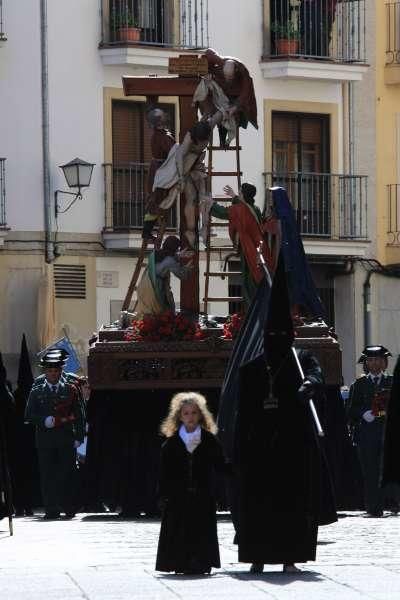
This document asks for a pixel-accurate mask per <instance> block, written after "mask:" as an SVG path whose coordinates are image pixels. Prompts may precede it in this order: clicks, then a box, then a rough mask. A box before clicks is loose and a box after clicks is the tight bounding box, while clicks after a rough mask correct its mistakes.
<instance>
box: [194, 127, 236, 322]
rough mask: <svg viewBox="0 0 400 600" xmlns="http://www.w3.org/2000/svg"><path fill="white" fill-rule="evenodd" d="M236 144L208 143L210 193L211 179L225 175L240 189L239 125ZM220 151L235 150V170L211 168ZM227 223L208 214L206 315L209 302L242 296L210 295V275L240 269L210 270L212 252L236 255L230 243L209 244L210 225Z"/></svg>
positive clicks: (233, 299) (216, 198)
mask: <svg viewBox="0 0 400 600" xmlns="http://www.w3.org/2000/svg"><path fill="white" fill-rule="evenodd" d="M235 140H236V144H235V146H229V147H228V148H223V147H221V146H213V145H212V144H210V146H209V147H208V169H207V176H208V191H209V192H210V193H211V195H212V180H213V177H227V176H231V177H232V176H235V177H236V179H237V186H238V191H239V190H240V186H241V178H242V172H241V170H240V151H241V149H242V148H241V146H240V142H239V127H237V128H236V138H235ZM220 151H224V152H225V151H226V152H228V151H231V152H235V158H236V171H214V170H213V152H220ZM213 199H214V200H218V201H219V202H231V198H227V197H226V196H222V197H219V196H218V197H217V196H215V197H214V196H213ZM228 226H229V223H228V222H225V223H221V222H216V221H213V218H212V216H211V214H210V218H209V221H208V227H207V238H206V270H205V272H204V276H205V282H204V298H203V302H204V313H205V314H206V315H208V305H209V303H210V302H243V297H242V296H222V297H221V296H210V295H209V294H210V279H211V277H220V278H221V279H225V277H228V275H241V271H225V270H223V271H212V270H211V254H212V253H213V252H220V253H221V252H226V251H228V253H229V254H228V256H227V258H229V256H237V253H236V251H235V248H234V247H233V245H232V243H230V244H229V245H228V244H227V245H224V246H213V245H212V244H211V230H212V227H225V228H226V227H228ZM225 266H227V260H226V259H225Z"/></svg>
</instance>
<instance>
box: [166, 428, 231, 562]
mask: <svg viewBox="0 0 400 600" xmlns="http://www.w3.org/2000/svg"><path fill="white" fill-rule="evenodd" d="M223 468H224V460H223V455H222V450H221V447H220V444H219V442H218V440H217V439H216V437H215V436H214V435H213V434H211V433H209V432H208V431H205V430H204V429H202V431H201V443H200V444H199V445H198V446H197V448H196V449H195V450H194V452H193V453H190V452H188V451H187V450H186V446H185V444H184V443H183V441H182V440H181V438H180V437H179V434H178V433H176V434H175V435H174V436H172V437H171V438H168V439H167V441H166V442H165V443H164V445H163V447H162V451H161V469H160V486H159V493H160V497H161V499H162V500H163V501H164V502H165V508H164V511H163V517H162V522H161V530H160V538H159V542H158V550H157V561H156V570H157V571H176V572H178V573H181V572H191V571H192V572H202V573H204V572H206V571H208V570H209V569H210V568H211V567H217V568H218V567H220V566H221V565H220V559H219V549H218V537H217V520H216V474H217V471H221V470H223Z"/></svg>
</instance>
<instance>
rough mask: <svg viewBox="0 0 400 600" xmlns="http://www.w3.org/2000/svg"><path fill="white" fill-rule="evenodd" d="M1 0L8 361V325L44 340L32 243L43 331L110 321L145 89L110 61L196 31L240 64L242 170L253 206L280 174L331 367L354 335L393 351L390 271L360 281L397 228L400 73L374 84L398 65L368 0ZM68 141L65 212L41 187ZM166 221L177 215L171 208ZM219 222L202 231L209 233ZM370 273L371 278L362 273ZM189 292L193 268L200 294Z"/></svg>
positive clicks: (142, 169) (173, 108)
mask: <svg viewBox="0 0 400 600" xmlns="http://www.w3.org/2000/svg"><path fill="white" fill-rule="evenodd" d="M0 4H1V5H2V21H1V22H2V26H1V28H0V29H1V34H0V40H1V39H3V40H4V41H3V42H2V45H1V47H0V72H1V86H0V130H1V133H2V135H1V138H0V156H1V157H4V160H1V161H0V168H1V170H0V182H1V186H2V188H1V189H2V192H1V200H2V205H1V214H0V216H1V229H0V241H1V242H2V245H1V249H0V270H1V274H2V281H3V282H4V285H3V286H2V288H1V291H0V294H1V304H0V305H1V307H2V308H1V311H2V319H1V325H0V340H1V350H2V352H3V353H4V354H5V356H6V361H7V364H8V365H9V366H10V367H11V368H13V366H15V364H16V359H17V355H18V351H19V343H20V339H21V336H22V333H23V332H25V333H26V334H27V336H28V341H29V345H30V349H31V351H32V352H36V351H38V350H39V348H40V345H41V341H40V336H39V333H40V332H38V323H41V322H42V321H43V315H42V314H41V311H42V312H43V303H42V302H41V301H39V299H40V298H41V297H42V296H43V293H42V295H41V292H42V289H43V287H44V285H45V276H46V273H47V272H48V269H46V266H45V265H46V252H47V258H48V259H50V260H51V269H52V270H53V273H54V278H55V331H56V335H57V336H60V337H61V335H62V332H63V331H66V332H67V333H68V335H69V337H70V338H71V340H72V342H73V343H74V344H75V345H76V347H77V349H78V351H79V353H80V355H81V356H82V357H84V355H85V354H86V350H87V340H88V339H89V338H90V336H91V335H92V332H93V331H95V330H96V329H97V328H98V327H99V326H100V325H101V324H103V323H110V322H111V321H113V320H115V319H116V318H118V314H119V310H120V307H121V305H122V301H123V298H124V295H125V292H126V289H127V287H128V284H129V280H130V277H131V274H132V272H133V268H134V265H135V260H136V257H137V254H138V249H139V247H140V243H141V240H140V229H141V225H142V219H143V203H144V197H145V195H146V186H145V183H144V181H145V178H146V169H147V167H148V162H149V160H150V158H151V156H150V154H149V152H150V150H149V145H148V129H147V126H146V122H145V119H144V100H145V99H144V98H143V97H137V98H135V97H125V96H124V94H123V90H122V76H123V75H148V74H149V73H151V74H154V75H157V74H158V75H161V74H167V69H168V58H169V57H171V56H178V55H179V54H181V53H186V52H188V53H193V52H198V51H199V50H200V49H201V48H205V47H207V46H211V47H213V48H215V49H216V50H217V51H218V52H219V53H220V54H222V55H233V56H237V57H238V58H239V59H240V60H241V61H242V62H243V63H244V64H245V65H246V66H247V67H248V69H249V71H250V73H251V75H252V77H253V80H254V85H255V91H256V98H257V106H258V121H259V129H258V131H256V130H255V129H254V128H252V127H251V126H249V127H248V129H247V130H246V131H245V132H243V133H242V134H241V139H240V143H241V146H242V148H243V150H242V152H241V170H242V171H243V180H244V181H251V182H253V183H255V185H256V186H257V189H258V199H257V202H258V204H259V205H260V207H261V208H263V207H264V205H265V203H266V204H267V206H268V202H269V193H268V191H267V190H268V187H270V186H271V185H277V184H278V185H283V186H284V187H286V188H287V189H288V191H289V195H290V197H291V200H292V202H293V205H294V207H295V210H296V215H297V220H298V224H299V228H300V231H301V233H302V236H303V240H304V244H305V248H306V252H307V254H308V256H309V260H310V263H311V265H312V270H313V274H314V277H315V280H316V283H317V287H318V288H319V290H320V293H321V296H322V298H323V300H324V302H325V305H326V306H327V312H328V316H327V319H328V322H329V324H330V325H332V326H334V327H335V329H336V331H337V333H338V336H339V339H340V342H341V344H342V348H343V366H344V377H345V380H346V382H349V381H350V380H351V379H352V377H353V376H354V374H355V367H354V363H355V358H356V355H357V353H358V352H359V351H360V350H361V349H362V346H363V344H364V341H365V339H367V338H366V334H369V335H370V340H369V341H371V342H375V341H376V342H377V343H378V342H379V343H385V344H386V343H387V344H388V345H390V346H391V348H392V350H394V351H397V349H398V348H400V340H398V341H397V339H394V337H393V336H395V335H396V334H395V333H394V331H393V333H392V329H393V325H392V327H390V322H391V321H390V319H389V320H388V318H387V313H388V312H390V311H392V312H391V315H392V316H391V317H390V318H395V316H396V310H397V309H396V308H393V310H392V309H391V308H389V306H388V304H387V302H388V298H390V297H391V294H392V293H394V290H395V289H396V285H397V281H396V279H395V278H394V277H392V278H390V279H389V278H388V277H386V276H385V275H382V274H380V273H375V272H374V274H373V275H370V276H369V279H370V280H369V281H368V282H367V285H366V275H367V274H368V272H369V270H370V269H371V268H372V266H373V265H375V266H376V263H371V262H368V261H371V260H378V261H379V262H380V263H381V264H383V265H388V264H393V263H395V262H396V256H397V250H398V248H397V247H396V244H397V237H396V236H395V237H394V238H393V239H394V242H393V243H391V244H390V243H389V245H388V241H387V231H389V230H390V228H392V229H393V228H394V227H397V229H396V232H397V230H398V224H397V223H395V225H393V220H392V221H390V223H389V221H388V220H387V219H388V218H389V216H388V202H389V200H388V196H387V194H389V191H387V190H389V189H391V190H392V192H390V193H392V194H393V193H395V191H397V187H395V188H386V187H385V186H387V185H389V184H396V182H397V172H398V164H397V163H396V160H397V159H393V156H392V153H391V149H390V144H391V143H392V140H394V144H395V145H396V144H398V140H399V139H400V138H398V137H396V135H397V136H398V133H397V134H393V125H388V122H387V114H388V110H389V106H390V110H393V115H396V114H397V113H396V99H397V96H396V94H397V86H396V83H392V84H390V85H388V84H387V79H386V80H385V77H388V74H387V73H388V71H389V69H390V76H391V78H393V79H396V76H395V73H396V72H397V71H395V69H396V65H392V64H391V65H390V66H389V65H388V66H386V67H385V60H387V59H386V58H385V57H386V56H387V51H386V44H387V40H385V33H384V32H385V31H386V25H385V23H386V21H385V19H387V18H388V16H387V13H386V7H385V6H384V5H383V4H382V7H381V5H380V4H379V6H378V3H376V6H375V2H373V1H372V0H348V1H342V2H339V1H337V0H312V2H310V0H263V1H262V0H257V1H254V2H243V1H242V0H208V1H207V0H87V1H86V2H84V3H82V2H80V1H79V0H71V1H70V2H68V3H59V2H45V1H44V0H37V2H31V1H30V0H20V2H19V3H18V7H17V6H16V3H15V2H11V1H10V0H2V2H0ZM21 11H22V12H23V14H24V19H23V22H22V24H23V29H22V30H21V17H20V15H21ZM395 18H396V19H397V20H398V18H399V14H398V13H395ZM378 30H379V35H377V33H378ZM394 31H397V30H394ZM21 36H23V41H24V43H23V44H21ZM27 48H29V52H27ZM46 50H47V52H46ZM395 50H396V49H395ZM394 56H397V55H396V54H395V53H394ZM394 62H395V59H394ZM371 85H372V86H374V89H375V90H376V96H377V97H380V98H381V100H380V101H379V102H381V103H382V99H383V98H385V100H384V103H383V104H379V105H378V102H376V98H374V96H373V95H372V94H371V91H370V90H371ZM163 103H164V104H165V105H166V106H165V108H166V110H167V111H168V112H169V115H170V125H171V128H172V129H174V131H175V132H176V133H177V132H178V131H179V117H178V111H177V98H174V97H171V98H163ZM396 119H397V117H396V116H393V124H394V123H397V120H396ZM396 127H398V126H397V125H396ZM396 127H394V130H395V131H397V129H396ZM389 139H390V140H391V142H390V144H388V143H387V140H389ZM394 147H395V146H393V148H394ZM378 148H381V149H382V150H381V151H379V150H378ZM231 154H233V153H229V152H226V153H218V158H217V159H216V164H215V168H216V169H218V170H228V171H229V170H232V156H231ZM389 154H390V157H389V156H388V155H389ZM378 155H379V159H378ZM75 156H79V157H82V158H83V159H85V160H87V161H89V162H92V163H95V168H94V171H93V175H92V180H91V184H90V187H88V188H87V189H85V190H84V192H83V198H82V199H79V200H77V201H76V202H75V204H74V205H73V206H72V207H71V209H70V210H68V211H67V212H65V213H62V212H61V211H62V210H64V209H65V208H66V207H67V206H68V203H69V201H70V198H68V197H67V196H63V195H62V194H58V203H59V208H60V212H59V214H58V217H57V220H56V219H55V200H54V192H55V191H56V190H68V188H67V187H66V183H65V180H64V178H63V175H62V172H61V170H60V169H59V168H58V166H59V165H61V164H64V163H66V162H68V161H69V160H71V159H72V158H74V157H75ZM379 161H380V162H379ZM389 165H391V166H389ZM390 169H391V170H390ZM226 183H229V184H230V185H232V187H234V186H235V185H236V183H235V179H234V178H231V179H229V178H218V181H217V183H216V184H215V186H214V189H213V195H215V196H218V195H220V194H221V193H222V188H223V186H224V185H225V184H226ZM393 189H394V190H395V191H394V192H393ZM378 192H379V193H378ZM390 198H392V196H390ZM396 198H397V196H396ZM396 206H397V205H396ZM390 210H391V211H392V209H390ZM392 212H393V211H392ZM392 212H390V215H392ZM396 214H397V213H396ZM169 225H170V228H171V230H172V231H173V230H174V227H175V228H176V226H177V220H176V217H175V216H174V215H172V216H171V222H170V223H169ZM221 231H223V230H218V229H217V230H216V234H217V235H218V236H220V237H221V239H222V238H223V237H224V234H223V233H221ZM225 235H226V234H225ZM54 252H55V256H54V260H53V253H54ZM225 257H226V253H224V252H220V253H214V254H213V268H215V270H219V269H220V268H221V267H222V266H223V264H224V260H225ZM201 260H202V262H203V263H204V255H203V253H202V255H201ZM230 267H231V268H232V269H233V270H234V269H235V265H234V264H232V265H230ZM202 271H203V268H202V266H201V268H200V272H201V273H202ZM381 279H382V281H384V282H385V283H384V284H380V283H379V284H375V283H374V282H375V280H376V281H381ZM237 283H238V282H237V280H236V279H235V276H232V277H229V278H227V279H225V280H222V279H218V280H216V281H215V282H213V286H214V290H215V292H214V293H213V294H212V295H215V296H226V295H227V294H228V290H229V288H230V289H231V290H234V289H236V287H237ZM369 283H370V284H371V286H370V288H368V284H369ZM391 286H392V287H393V290H392V287H391ZM203 290H204V282H203V281H201V292H200V297H202V295H203ZM175 293H176V294H178V286H177V285H175ZM367 293H370V296H367ZM230 295H235V294H234V293H232V291H231V294H230ZM393 302H395V301H394V298H393ZM391 306H392V305H391ZM227 311H228V306H227V304H224V303H218V304H217V303H215V304H211V306H210V308H209V312H210V313H212V314H226V313H227ZM385 315H386V316H385ZM386 334H387V335H388V336H389V337H388V339H387V340H386V337H385V335H386ZM390 336H391V337H390ZM367 337H368V336H367ZM392 340H393V342H392Z"/></svg>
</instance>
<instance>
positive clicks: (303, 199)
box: [264, 172, 368, 241]
mask: <svg viewBox="0 0 400 600" xmlns="http://www.w3.org/2000/svg"><path fill="white" fill-rule="evenodd" d="M264 177H265V185H266V188H267V189H268V188H269V187H271V186H281V187H283V188H285V189H286V191H287V193H288V195H289V198H290V201H291V203H292V206H293V208H294V212H295V216H296V221H297V226H298V228H299V231H300V233H301V235H302V236H303V237H305V238H310V239H312V238H315V239H317V238H319V239H320V240H322V241H351V240H355V241H367V240H368V234H367V177H366V176H363V175H335V174H332V173H300V172H295V173H276V172H271V173H264Z"/></svg>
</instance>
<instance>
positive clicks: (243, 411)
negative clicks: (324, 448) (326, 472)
mask: <svg viewBox="0 0 400 600" xmlns="http://www.w3.org/2000/svg"><path fill="white" fill-rule="evenodd" d="M263 370H264V371H265V367H264V365H261V364H258V365H257V364H252V365H249V366H248V367H247V368H246V369H245V373H243V379H242V383H241V385H242V386H243V387H242V389H245V390H246V393H245V394H243V401H242V402H241V405H240V409H239V423H240V425H239V439H238V453H239V457H240V458H239V460H240V463H239V473H240V480H239V481H240V483H239V495H240V502H239V519H238V536H237V539H238V544H239V561H240V562H248V563H271V564H283V563H295V562H306V561H308V560H315V554H316V546H317V533H318V524H319V522H320V518H321V516H323V520H324V521H325V522H332V521H334V520H336V515H335V513H334V508H332V511H329V512H330V513H331V514H332V516H333V518H326V514H324V513H326V508H327V507H326V506H321V499H322V493H321V492H323V490H324V489H325V482H323V481H322V479H321V469H322V467H323V464H322V463H323V457H322V455H321V451H320V448H319V445H318V441H317V439H316V436H315V432H314V431H313V424H312V422H311V415H310V413H309V407H308V406H306V405H302V404H301V403H300V402H297V404H296V402H295V401H293V400H295V399H294V398H293V396H292V400H291V399H290V398H288V399H286V398H285V397H283V396H282V397H280V398H279V402H280V404H279V407H278V408H271V409H264V406H263V404H264V399H265V392H264V393H260V390H261V389H262V388H264V390H266V389H268V387H267V386H268V384H267V381H265V386H262V384H261V379H262V371H263ZM321 509H323V510H322V511H321ZM329 516H330V515H329Z"/></svg>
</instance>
